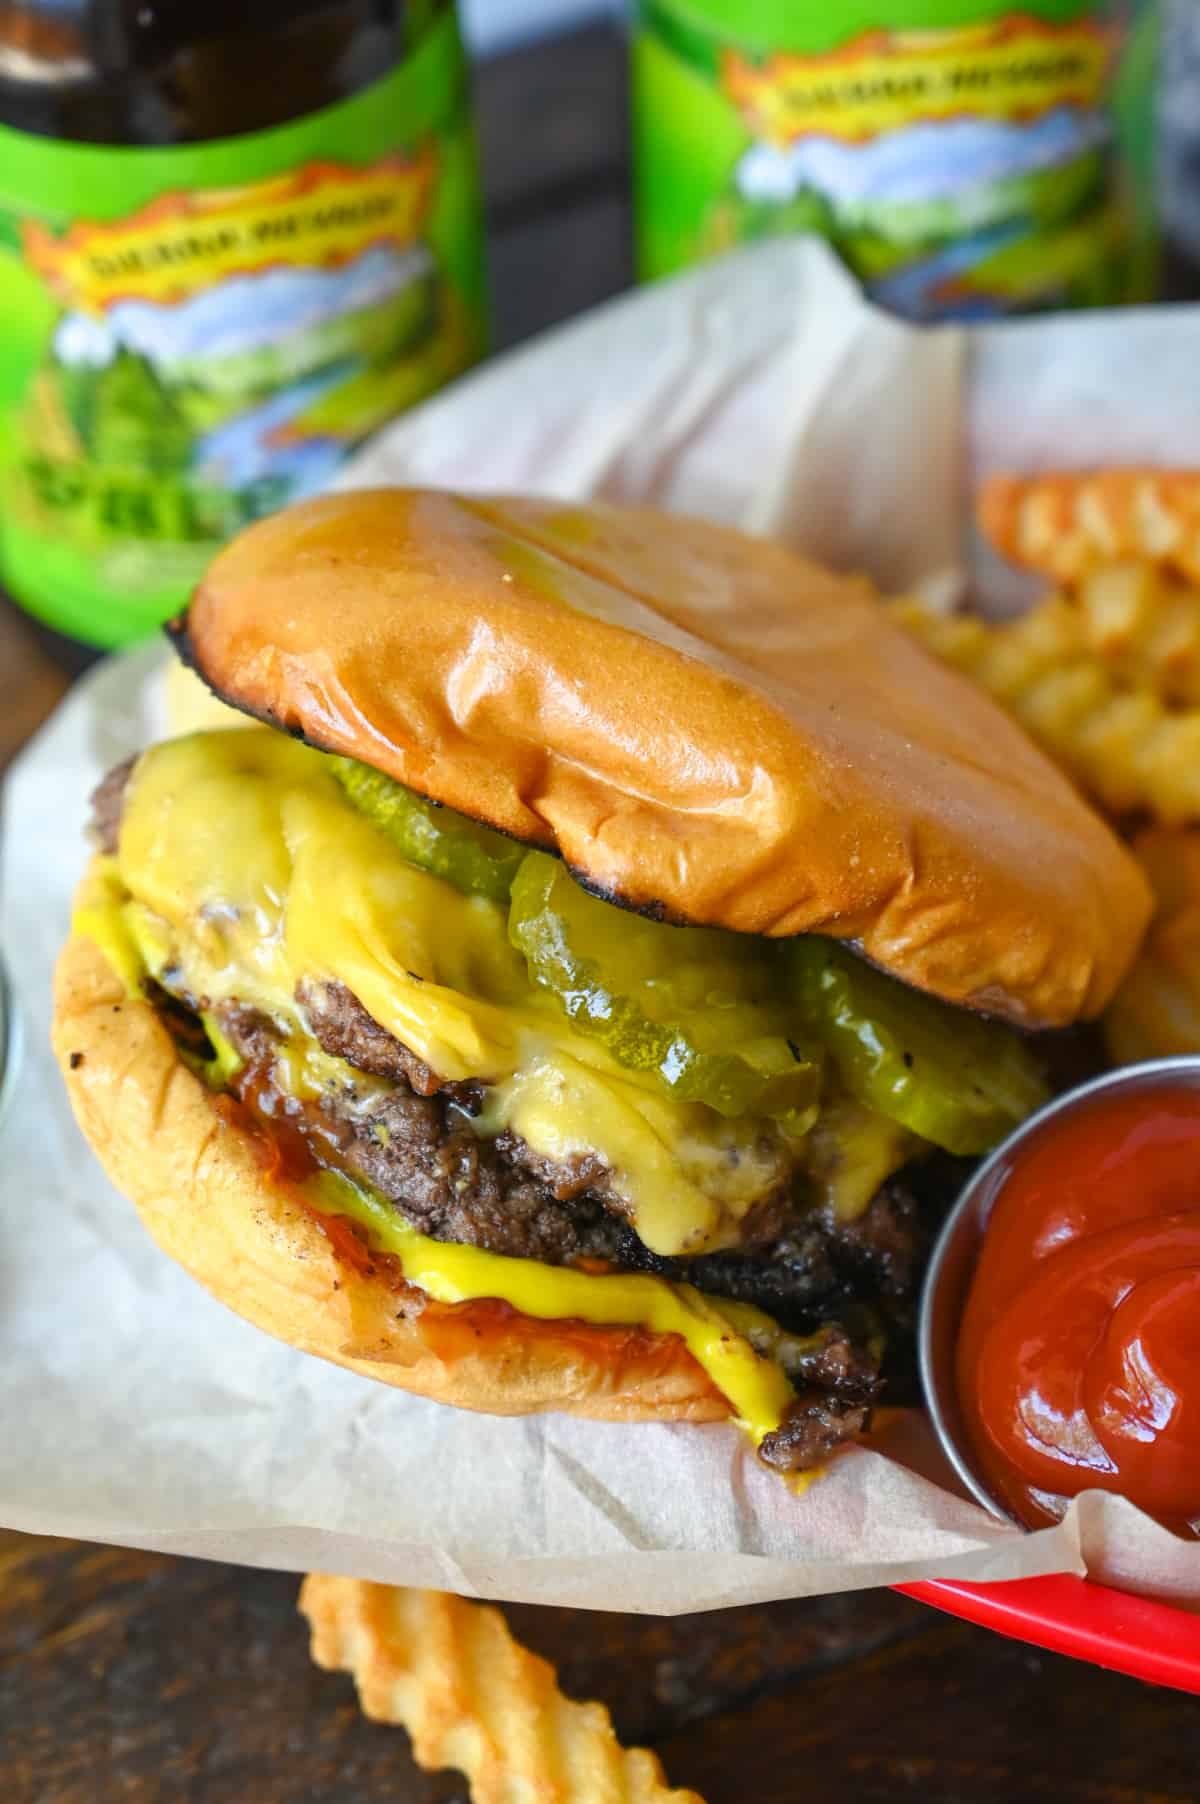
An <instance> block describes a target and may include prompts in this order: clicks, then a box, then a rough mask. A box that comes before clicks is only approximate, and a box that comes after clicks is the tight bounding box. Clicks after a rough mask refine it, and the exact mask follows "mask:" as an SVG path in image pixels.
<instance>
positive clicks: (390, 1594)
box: [300, 1573, 704, 1804]
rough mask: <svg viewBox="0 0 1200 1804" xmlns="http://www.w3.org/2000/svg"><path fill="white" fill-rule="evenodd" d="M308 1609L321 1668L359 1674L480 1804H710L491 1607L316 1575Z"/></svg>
mask: <svg viewBox="0 0 1200 1804" xmlns="http://www.w3.org/2000/svg"><path fill="white" fill-rule="evenodd" d="M300 1609H301V1610H302V1612H303V1613H304V1615H305V1616H307V1618H308V1621H309V1625H310V1627H311V1630H312V1657H313V1659H314V1660H315V1661H316V1663H317V1665H318V1666H323V1667H326V1668H328V1669H331V1670H342V1671H346V1672H349V1673H352V1674H353V1677H354V1682H355V1685H356V1686H357V1688H358V1695H359V1701H360V1703H361V1705H362V1708H363V1712H364V1714H365V1715H367V1716H369V1717H371V1718H372V1719H373V1720H374V1721H375V1722H385V1723H398V1724H401V1725H402V1726H403V1727H404V1728H405V1729H407V1731H408V1734H409V1737H410V1739H411V1741H412V1749H413V1755H414V1758H415V1759H416V1761H417V1764H418V1765H419V1766H422V1767H424V1768H425V1769H426V1770H427V1771H430V1772H436V1771H439V1770H441V1769H442V1768H445V1767H453V1768H455V1769H456V1770H457V1771H458V1772H460V1773H462V1774H464V1775H465V1777H466V1779H467V1781H468V1783H469V1785H470V1788H471V1797H472V1798H473V1799H474V1804H704V1800H703V1799H702V1798H700V1797H699V1795H698V1794H697V1793H696V1792H693V1791H673V1790H671V1789H670V1788H669V1787H668V1785H667V1783H666V1780H665V1779H664V1777H663V1771H662V1767H661V1766H660V1764H659V1761H658V1758H657V1756H656V1755H654V1754H652V1753H650V1752H649V1751H648V1750H647V1749H645V1748H623V1747H622V1746H621V1744H620V1742H619V1741H618V1740H617V1737H616V1734H615V1732H614V1730H613V1726H612V1722H611V1720H610V1718H609V1714H608V1711H607V1710H606V1709H605V1707H604V1706H603V1704H597V1703H575V1702H573V1701H572V1700H571V1699H570V1698H566V1697H564V1696H563V1694H562V1692H561V1691H560V1690H559V1689H558V1683H557V1680H556V1677H555V1672H554V1668H553V1667H552V1666H551V1665H550V1664H549V1662H548V1661H546V1660H542V1659H540V1658H539V1657H538V1655H536V1654H532V1653H530V1652H529V1650H528V1649H527V1648H524V1647H522V1646H521V1644H520V1642H519V1641H516V1640H515V1639H514V1638H513V1636H512V1635H511V1634H510V1633H509V1630H508V1626H507V1624H506V1623H505V1620H504V1618H503V1616H502V1615H501V1614H500V1612H499V1610H497V1609H494V1608H492V1607H491V1606H489V1605H485V1604H476V1603H469V1602H468V1601H467V1600H466V1599H465V1598H461V1597H454V1596H452V1595H451V1594H450V1593H448V1592H444V1591H421V1590H415V1589H411V1588H409V1587H406V1586H396V1585H372V1584H367V1583H366V1582H365V1581H363V1580H361V1579H345V1578H332V1577H329V1576H327V1575H325V1574H322V1573H310V1574H309V1576H308V1577H307V1578H306V1579H305V1581H304V1584H303V1585H302V1587H301V1590H300Z"/></svg>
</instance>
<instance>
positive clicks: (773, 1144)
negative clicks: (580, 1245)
mask: <svg viewBox="0 0 1200 1804" xmlns="http://www.w3.org/2000/svg"><path fill="white" fill-rule="evenodd" d="M118 861H119V866H120V874H121V877H122V879H123V881H124V883H125V885H126V886H127V888H128V890H129V892H130V895H131V897H132V902H131V905H130V907H129V909H128V911H127V919H128V922H129V925H130V929H131V931H132V932H133V933H134V935H135V936H136V938H137V940H138V942H139V944H141V945H142V946H143V947H145V948H146V949H147V962H148V964H149V968H150V969H151V970H152V971H154V972H156V973H158V972H160V971H162V970H163V969H164V968H165V965H166V963H167V962H168V961H169V962H170V963H171V964H172V965H173V966H174V967H175V968H176V970H177V972H178V975H179V977H180V978H181V980H182V983H183V987H184V988H185V989H186V990H187V991H188V992H189V993H190V994H191V995H193V996H195V997H197V998H200V999H202V1000H203V1001H204V1004H205V1006H210V1005H212V1004H215V1003H219V1002H222V1001H226V1000H229V999H232V998H236V999H237V1000H238V1001H240V1002H243V1003H245V1004H248V1005H249V1006H252V1007H256V1008H260V1009H262V1010H264V1011H265V1012H266V1013H268V1014H270V1015H272V1016H274V1017H275V1019H276V1020H278V1021H279V1022H280V1023H281V1024H283V1025H284V1027H285V1028H286V1029H287V1030H288V1032H289V1035H290V1037H292V1038H293V1039H295V1040H301V1039H309V1041H310V1043H311V1036H309V1035H308V1033H307V1030H306V1027H305V1024H304V1021H303V1019H302V1016H301V1013H300V1011H299V1009H298V1007H297V1005H296V1002H295V999H294V998H295V991H296V986H297V984H298V983H300V982H304V981H311V982H316V983H323V982H330V981H336V982H339V983H342V984H345V986H346V987H347V988H348V989H349V990H350V991H351V992H352V993H353V994H354V995H355V996H356V997H357V998H358V999H359V1001H360V1002H361V1003H362V1004H363V1006H364V1008H366V1010H367V1011H368V1013H369V1014H370V1015H371V1016H372V1017H373V1018H374V1019H375V1020H376V1021H378V1022H379V1023H380V1025H381V1026H382V1027H384V1028H386V1029H387V1031H388V1032H389V1033H391V1034H394V1035H395V1037H396V1038H397V1039H398V1040H400V1041H402V1042H403V1044H404V1045H405V1046H407V1047H409V1049H410V1050H411V1051H412V1052H414V1053H415V1054H416V1055H417V1057H418V1058H420V1059H423V1060H424V1062H425V1063H426V1064H427V1065H428V1066H429V1067H430V1068H431V1070H433V1071H435V1072H436V1073H437V1074H438V1076H439V1077H441V1078H443V1079H445V1080H447V1081H460V1080H462V1079H464V1078H479V1079H482V1080H483V1081H485V1082H486V1083H488V1084H489V1085H491V1086H493V1089H492V1092H491V1095H490V1099H489V1107H488V1111H487V1114H486V1116H485V1118H484V1120H483V1121H482V1122H481V1123H480V1124H479V1125H480V1131H482V1132H486V1133H498V1132H500V1131H501V1129H503V1128H506V1127H507V1128H511V1129H512V1130H513V1131H514V1132H516V1133H519V1134H520V1135H521V1136H522V1138H523V1139H525V1140H526V1141H527V1142H528V1143H529V1145H530V1146H531V1147H532V1148H533V1150H534V1151H535V1152H537V1153H540V1154H542V1155H543V1156H545V1157H550V1158H562V1157H567V1156H569V1155H570V1154H571V1153H573V1152H589V1153H598V1154H599V1155H600V1157H601V1158H602V1159H603V1161H604V1163H605V1164H606V1165H607V1166H608V1168H609V1170H610V1171H611V1173H612V1174H613V1184H614V1188H615V1189H616V1191H617V1192H618V1194H619V1195H620V1196H621V1197H622V1198H623V1199H624V1200H625V1202H626V1205H627V1207H628V1211H629V1215H630V1218H631V1220H632V1222H633V1224H634V1226H635V1227H636V1229H637V1232H638V1235H639V1237H640V1239H641V1240H642V1241H643V1242H644V1244H645V1245H646V1246H647V1247H649V1248H650V1250H651V1251H652V1252H655V1253H660V1254H663V1255H664V1256H672V1255H678V1254H683V1253H698V1252H701V1251H705V1250H711V1249H714V1248H717V1247H720V1246H728V1245H735V1244H736V1243H737V1241H738V1238H739V1232H738V1230H739V1224H740V1222H741V1220H742V1219H743V1218H744V1216H745V1215H746V1213H747V1212H748V1211H749V1210H750V1209H751V1208H752V1207H753V1206H754V1204H755V1203H757V1202H759V1201H761V1200H762V1199H763V1198H764V1197H766V1196H768V1195H769V1194H770V1193H771V1192H772V1191H773V1190H774V1189H775V1188H776V1187H777V1186H778V1185H779V1183H780V1182H781V1181H783V1180H784V1179H785V1177H786V1175H787V1173H788V1171H789V1170H790V1168H791V1164H792V1159H793V1155H794V1149H793V1147H792V1146H791V1145H790V1144H789V1143H788V1142H787V1141H786V1140H785V1138H784V1136H783V1134H782V1133H781V1131H780V1130H779V1129H778V1127H776V1126H775V1125H774V1124H773V1123H769V1122H759V1121H730V1120H726V1119H725V1118H723V1117H721V1116H718V1115H717V1114H715V1112H713V1111H712V1110H709V1109H705V1108H704V1107H703V1106H702V1105H699V1104H695V1103H679V1102H676V1101H675V1100H674V1099H672V1098H670V1097H668V1096H666V1095H665V1094H663V1093H662V1092H661V1091H660V1090H659V1088H658V1086H657V1085H656V1084H655V1083H654V1082H653V1080H652V1078H650V1077H648V1076H646V1075H645V1074H637V1073H631V1072H628V1071H626V1070H624V1069H623V1068H622V1067H620V1066H618V1065H617V1064H616V1063H615V1061H614V1060H613V1059H612V1057H611V1056H610V1055H609V1054H608V1053H607V1052H606V1051H605V1049H604V1048H603V1047H602V1046H601V1045H600V1044H599V1043H598V1042H596V1041H595V1040H590V1039H588V1038H586V1037H585V1036H583V1035H580V1034H577V1033H576V1032H575V1031H574V1030H573V1029H572V1027H571V1025H570V1023H569V1022H568V1021H567V1020H566V1018H565V1017H564V1015H563V1014H562V1011H561V1010H560V1009H559V1008H558V1006H557V1004H556V1003H555V1001H554V1000H553V998H551V997H550V996H548V995H547V994H546V993H545V992H544V991H541V990H537V989H535V988H534V987H533V986H532V985H531V984H530V982H529V979H528V975H527V973H526V969H525V964H524V960H523V959H522V958H521V957H520V955H519V954H518V953H516V952H515V951H514V949H513V948H512V946H511V945H510V944H509V940H508V930H507V918H506V913H505V910H504V909H503V908H502V907H501V906H500V905H499V904H498V903H495V902H491V901H488V900H487V899H486V898H484V897H482V896H466V895H463V894H461V893H460V892H459V891H458V890H456V889H454V888H453V887H452V886H451V885H450V884H447V883H444V882H443V881H441V880H440V879H439V878H437V877H432V876H430V875H429V874H428V873H426V872H423V871H419V870H416V869H415V868H414V867H413V866H412V865H409V864H407V863H406V862H405V860H404V859H403V858H402V857H401V856H400V854H399V852H398V851H397V850H396V848H395V847H394V846H393V845H392V844H391V842H390V841H389V840H388V839H387V838H386V837H385V836H384V835H383V834H382V833H381V832H380V831H379V830H378V829H377V828H376V827H375V826H373V825H372V823H371V822H370V821H369V820H368V819H366V817H365V816H363V815H361V814H360V813H359V812H358V811H357V810H356V809H355V808H354V807H353V806H352V805H351V804H350V803H349V802H347V801H346V799H345V796H344V794H343V791H342V789H341V787H340V786H339V785H338V784H337V783H336V782H335V781H334V779H333V778H332V777H331V776H330V774H329V771H328V767H327V763H326V760H325V757H324V755H323V754H322V753H320V752H315V751H313V750H311V749H310V748H308V747H306V746H302V745H297V744H296V743H295V742H294V741H292V740H289V739H287V738H285V737H284V735H283V734H281V733H277V732H275V731H273V730H271V729H269V728H251V729H242V730H237V731H232V732H212V733H202V734H195V735H193V736H191V737H190V738H184V739H177V740H173V741H170V742H169V743H167V744H164V745H160V746H156V747H154V748H152V749H151V750H150V751H149V752H147V753H146V754H145V755H144V756H143V757H142V758H141V759H140V760H139V762H138V764H137V766H136V768H135V771H134V774H133V777H132V779H131V782H130V787H129V791H128V795H127V798H126V805H125V812H124V816H123V820H122V825H121V834H120V846H119V852H118Z"/></svg>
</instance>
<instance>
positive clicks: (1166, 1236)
mask: <svg viewBox="0 0 1200 1804" xmlns="http://www.w3.org/2000/svg"><path fill="white" fill-rule="evenodd" d="M957 1380H958V1395H959V1403H960V1406H961V1409H962V1412H963V1417H964V1420H965V1422H966V1427H967V1432H968V1435H969V1437H970V1440H971V1443H972V1446H973V1449H974V1452H975V1456H976V1459H977V1461H978V1464H979V1467H980V1471H981V1475H982V1476H983V1478H984V1479H985V1481H986V1482H987V1484H988V1487H989V1489H990V1490H991V1491H992V1492H993V1494H994V1495H995V1497H996V1498H997V1500H998V1501H999V1502H1001V1503H1003V1504H1004V1505H1005V1507H1006V1508H1007V1509H1008V1510H1010V1511H1011V1513H1012V1514H1013V1515H1014V1516H1016V1517H1018V1518H1019V1519H1020V1520H1021V1521H1023V1522H1026V1523H1028V1524H1030V1525H1031V1526H1033V1527H1039V1526H1041V1525H1043V1524H1045V1523H1047V1522H1052V1521H1054V1520H1056V1519H1057V1518H1058V1517H1059V1516H1061V1515H1062V1513H1063V1510H1064V1508H1065V1506H1066V1500H1067V1499H1069V1498H1071V1497H1074V1496H1076V1495H1077V1494H1078V1493H1079V1492H1080V1491H1086V1490H1091V1489H1099V1490H1104V1491H1115V1492H1118V1493H1119V1494H1120V1495H1121V1496H1123V1497H1128V1498H1129V1499H1130V1500H1131V1501H1132V1502H1133V1503H1135V1504H1137V1505H1138V1506H1139V1507H1140V1508H1141V1509H1143V1510H1145V1511H1146V1512H1147V1513H1148V1514H1149V1515H1151V1516H1155V1517H1157V1518H1158V1519H1159V1521H1161V1522H1163V1523H1165V1524H1166V1525H1167V1526H1168V1527H1169V1528H1172V1529H1174V1530H1175V1531H1176V1532H1177V1533H1182V1534H1193V1535H1200V1090H1191V1089H1186V1088H1184V1087H1183V1086H1181V1085H1178V1084H1172V1083H1171V1082H1170V1080H1169V1079H1164V1081H1163V1085H1162V1088H1160V1089H1153V1088H1147V1089H1142V1090H1137V1091H1130V1092H1129V1093H1128V1094H1126V1095H1123V1096H1122V1095H1119V1094H1118V1095H1117V1096H1115V1097H1114V1096H1112V1095H1111V1094H1110V1095H1108V1096H1098V1097H1097V1098H1096V1099H1095V1101H1094V1102H1092V1103H1087V1104H1084V1105H1082V1106H1081V1107H1080V1108H1079V1109H1078V1110H1076V1111H1074V1112H1072V1113H1070V1114H1065V1115H1061V1116H1059V1117H1058V1118H1051V1120H1050V1121H1048V1122H1047V1123H1046V1125H1045V1127H1044V1128H1043V1130H1042V1131H1041V1133H1040V1134H1039V1135H1038V1136H1036V1137H1035V1138H1034V1139H1033V1140H1032V1141H1031V1142H1030V1143H1029V1145H1028V1146H1027V1147H1025V1148H1024V1149H1022V1151H1021V1152H1020V1154H1019V1155H1018V1156H1017V1157H1016V1158H1015V1160H1014V1162H1013V1164H1012V1166H1011V1168H1010V1170H1009V1172H1008V1174H1007V1176H1006V1177H1005V1178H1004V1179H1003V1182H1002V1185H1001V1188H1000V1191H999V1193H998V1196H997V1199H996V1203H995V1207H994V1210H993V1213H992V1217H991V1220H990V1223H989V1225H988V1230H987V1234H986V1236H985V1237H984V1241H983V1246H982V1249H981V1253H980V1258H979V1263H978V1266H977V1268H976V1271H975V1276H974V1279H973V1281H972V1285H971V1291H970V1295H969V1297H968V1299H967V1307H966V1311H965V1313H964V1316H963V1325H962V1332H961V1337H960V1341H959V1348H958V1363H957Z"/></svg>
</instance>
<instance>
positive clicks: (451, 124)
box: [0, 0, 483, 644]
mask: <svg viewBox="0 0 1200 1804" xmlns="http://www.w3.org/2000/svg"><path fill="white" fill-rule="evenodd" d="M480 240H481V230H480V218H479V209H478V192H477V183H476V174H475V162H474V145H473V141H472V136H471V128H470V120H469V115H468V96H467V86H466V72H465V66H464V62H463V57H462V50H461V45H460V43H459V39H458V33H457V25H456V20H455V11H454V6H453V3H452V0H0V578H2V580H3V582H4V583H5V585H6V586H7V587H8V588H9V589H10V590H11V592H12V593H14V594H15V595H16V596H17V598H18V600H20V601H21V602H22V603H23V604H24V605H26V606H27V607H29V608H30V610H31V611H32V612H34V613H36V614H38V615H40V616H41V617H42V618H43V619H46V620H47V621H49V622H50V624H52V625H54V626H56V627H59V628H60V629H62V630H65V631H67V632H69V633H72V634H74V635H75V636H77V637H81V638H86V639H89V640H91V641H92V642H93V643H96V644H117V643H120V642H122V641H123V640H125V639H129V638H133V637H137V636H138V635H139V634H141V633H144V632H146V631H148V630H150V629H151V628H152V627H153V626H154V625H155V624H156V623H157V621H159V620H161V619H162V618H164V617H165V616H166V615H167V614H168V613H170V612H171V611H173V609H174V608H175V607H176V606H178V604H179V603H180V601H181V600H183V599H184V597H185V596H186V594H187V593H188V591H189V589H190V587H191V586H192V584H193V583H194V581H195V580H196V578H197V576H198V575H199V573H200V571H201V570H202V569H203V566H204V563H205V562H206V561H207V558H208V556H210V555H211V553H212V551H213V550H214V549H215V547H216V546H217V544H219V543H220V541H221V540H222V539H223V538H226V537H228V536H229V534H230V533H231V532H234V531H236V530H237V529H238V528H239V527H240V526H241V525H243V524H245V523H246V522H247V521H248V520H251V519H254V518H256V517H258V516H259V515H260V514H262V513H264V512H268V511H271V510H272V509H274V508H275V507H277V506H280V505H283V504H285V503H286V502H288V501H290V500H293V499H297V498H299V497H300V496H302V495H304V494H306V493H310V492H312V491H313V490H314V489H316V488H319V487H320V486H322V485H323V484H324V483H325V482H326V481H328V480H329V479H330V478H331V476H332V475H333V474H334V473H335V471H336V469H337V467H338V466H339V464H340V462H341V461H343V460H344V457H345V455H346V454H347V453H348V452H349V451H350V450H351V449H352V448H353V447H354V445H355V444H356V443H357V442H359V441H360V440H361V439H362V438H363V437H364V436H365V435H366V434H367V433H368V432H371V431H373V430H375V429H376V428H377V427H378V426H380V425H382V424H383V423H384V422H385V421H386V419H387V418H388V417H390V415H391V414H393V413H395V412H397V411H399V410H400V409H401V408H402V407H404V406H407V405H410V404H411V403H412V402H414V401H416V400H419V399H421V398H422V396H423V395H425V394H427V393H428V392H429V391H430V390H431V389H433V388H435V387H437V386H438V385H439V384H440V383H441V382H444V381H446V380H447V379H448V378H449V377H450V376H452V375H454V374H456V373H457V372H458V371H459V370H461V369H462V368H463V367H465V365H466V364H468V363H469V362H470V361H472V359H473V358H474V357H476V356H477V355H478V354H479V352H480V350H481V348H482V341H483V290H482V271H481V244H480Z"/></svg>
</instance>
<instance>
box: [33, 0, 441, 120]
mask: <svg viewBox="0 0 1200 1804" xmlns="http://www.w3.org/2000/svg"><path fill="white" fill-rule="evenodd" d="M447 3H448V0H424V4H418V5H415V6H414V5H406V4H405V3H404V0H253V3H251V0H0V121H3V122H4V123H5V124H6V125H11V126H15V127H17V128H18V129H19V130H21V131H27V132H40V133H42V134H44V135H45V136H46V137H51V138H62V139H66V140H69V141H71V142H73V143H77V144H125V145H134V144H141V145H151V144H159V145H161V144H186V143H202V142H204V141H206V140H209V139H212V138H230V137H236V136H237V135H239V134H240V133H242V132H253V131H262V130H263V129H264V128H266V127H267V126H272V125H282V124H284V123H285V122H286V121H288V120H290V119H298V118H301V117H302V116H304V115H305V114H307V113H313V112H316V111H317V109H318V108H320V107H324V106H329V105H331V104H332V103H333V102H335V101H338V100H343V99H345V98H346V97H347V96H348V95H350V94H354V93H356V92H357V91H358V90H359V89H360V88H362V87H365V86H366V84H367V83H368V82H372V81H377V80H378V79H379V78H380V77H381V76H383V75H385V74H386V73H387V72H388V70H389V69H391V68H392V67H393V66H394V65H395V63H396V62H397V61H398V59H399V58H400V57H402V56H403V55H405V53H406V51H407V50H408V49H410V48H411V47H412V46H413V44H414V43H416V42H419V41H420V38H421V37H422V36H423V34H424V32H425V30H426V29H427V28H428V26H429V23H430V21H431V20H432V19H433V17H434V16H435V15H437V14H438V13H441V12H444V11H445V10H446V6H447Z"/></svg>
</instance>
